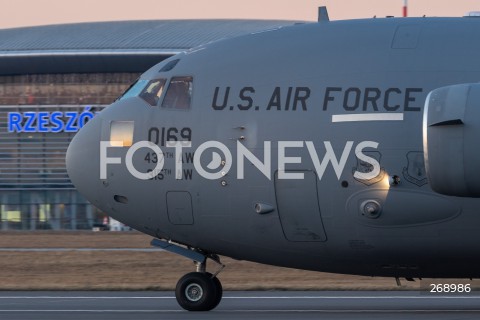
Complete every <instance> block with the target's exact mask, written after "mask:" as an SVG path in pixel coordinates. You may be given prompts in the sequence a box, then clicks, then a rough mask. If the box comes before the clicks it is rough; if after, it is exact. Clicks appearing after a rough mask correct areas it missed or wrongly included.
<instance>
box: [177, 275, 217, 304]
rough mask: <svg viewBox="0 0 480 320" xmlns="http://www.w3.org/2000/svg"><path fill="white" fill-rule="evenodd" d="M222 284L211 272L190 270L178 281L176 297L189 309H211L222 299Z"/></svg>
mask: <svg viewBox="0 0 480 320" xmlns="http://www.w3.org/2000/svg"><path fill="white" fill-rule="evenodd" d="M222 294H223V289H222V284H221V283H220V280H218V278H217V277H215V276H214V275H212V274H211V273H210V272H205V273H201V272H190V273H187V274H186V275H184V276H183V277H182V278H180V280H179V281H178V283H177V287H176V289H175V297H176V298H177V302H178V304H179V305H180V306H181V307H182V308H183V309H185V310H188V311H210V310H212V309H214V308H215V307H216V306H218V304H219V303H220V300H222Z"/></svg>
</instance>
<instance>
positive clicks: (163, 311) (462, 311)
mask: <svg viewBox="0 0 480 320" xmlns="http://www.w3.org/2000/svg"><path fill="white" fill-rule="evenodd" d="M9 312H10V313H21V312H25V313H33V312H35V313H48V312H52V313H60V312H75V313H80V312H85V313H107V312H108V313H133V312H135V313H137V312H140V313H171V312H188V311H185V310H178V309H176V310H140V309H136V310H115V309H111V310H110V309H107V310H94V309H85V310H81V309H72V310H68V309H65V310H58V309H51V310H47V309H43V310H42V309H40V310H32V309H31V310H21V309H12V310H0V313H9ZM212 312H214V313H239V312H242V313H248V312H252V313H267V312H268V313H307V312H317V313H467V312H480V309H470V310H465V309H444V310H443V309H432V310H429V309H410V310H398V309H395V310H391V309H385V310H379V309H360V310H357V309H331V310H329V309H311V310H216V311H212Z"/></svg>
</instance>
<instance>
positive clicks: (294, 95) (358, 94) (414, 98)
mask: <svg viewBox="0 0 480 320" xmlns="http://www.w3.org/2000/svg"><path fill="white" fill-rule="evenodd" d="M313 93H314V92H313V91H312V90H311V89H310V88H309V87H275V88H273V89H272V90H271V91H268V92H265V89H262V90H257V89H255V88H254V87H243V88H240V89H237V90H235V89H232V87H215V90H214V92H213V99H212V108H213V109H214V110H230V111H233V110H240V111H248V110H255V111H259V110H267V111H307V110H309V109H312V108H313V107H316V108H318V105H319V104H320V105H321V108H322V110H323V111H327V110H332V109H333V108H335V110H337V109H338V108H343V109H344V110H345V111H346V112H375V111H380V112H394V111H399V112H400V111H403V112H412V111H413V112H415V111H421V110H422V105H423V102H422V100H423V99H422V95H423V89H422V88H374V87H369V88H357V87H349V88H343V87H326V88H325V89H324V90H322V96H321V101H318V100H315V101H313V100H312V99H311V97H312V96H313ZM311 100H312V101H311ZM313 104H315V105H313ZM322 104H323V105H322Z"/></svg>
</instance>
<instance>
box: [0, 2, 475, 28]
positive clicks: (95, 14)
mask: <svg viewBox="0 0 480 320" xmlns="http://www.w3.org/2000/svg"><path fill="white" fill-rule="evenodd" d="M0 4H1V8H2V10H0V28H12V27H20V26H36V25H46V24H58V23H72V22H89V21H113V20H145V19H213V18H219V19H232V18H240V19H280V20H311V21H314V20H316V19H317V11H318V9H317V8H318V7H319V6H327V8H328V11H329V15H330V19H331V20H342V19H357V18H371V17H373V16H375V15H376V16H377V17H382V16H387V15H392V16H401V15H402V6H403V0H364V1H362V0H133V1H132V0H0ZM408 5H409V16H423V15H426V16H444V17H445V16H450V17H452V16H454V17H459V16H463V15H464V14H465V13H466V12H469V11H480V0H455V1H452V0H408Z"/></svg>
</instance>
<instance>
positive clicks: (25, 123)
mask: <svg viewBox="0 0 480 320" xmlns="http://www.w3.org/2000/svg"><path fill="white" fill-rule="evenodd" d="M91 108H92V107H91V106H86V107H85V109H84V110H83V111H82V112H74V111H66V112H62V111H53V112H49V111H38V112H34V111H26V112H9V113H8V118H7V121H8V127H7V130H8V132H53V133H57V132H77V131H78V130H80V129H81V128H82V127H83V126H84V125H85V124H86V123H87V122H88V120H90V119H92V118H93V117H94V116H95V114H97V113H98V112H95V113H93V112H91V111H90V110H91Z"/></svg>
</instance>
